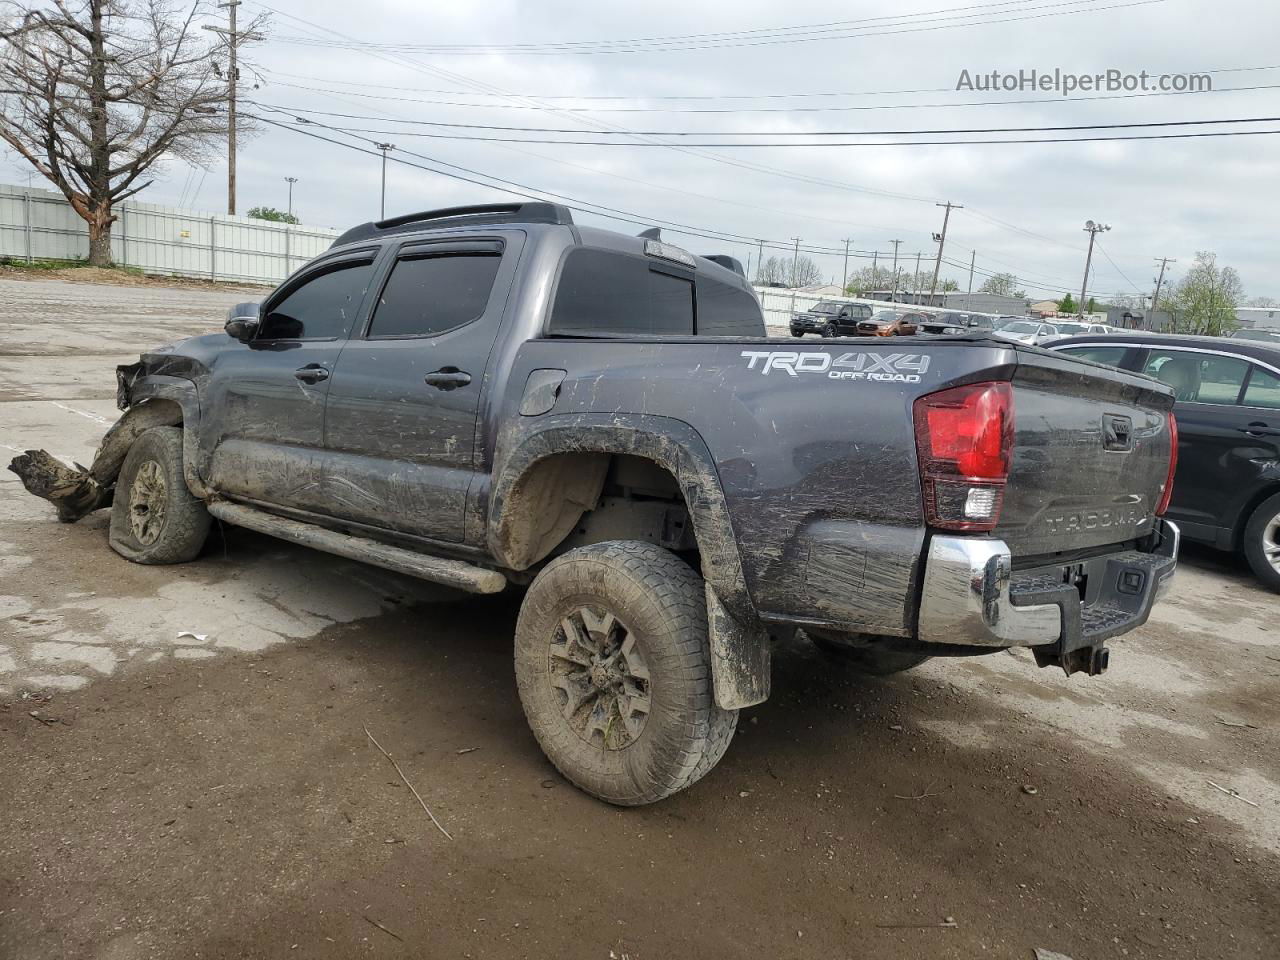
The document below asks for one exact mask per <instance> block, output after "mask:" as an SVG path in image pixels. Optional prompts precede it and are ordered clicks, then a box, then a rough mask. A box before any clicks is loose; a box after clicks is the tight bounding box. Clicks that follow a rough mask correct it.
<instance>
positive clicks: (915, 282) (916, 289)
mask: <svg viewBox="0 0 1280 960" xmlns="http://www.w3.org/2000/svg"><path fill="white" fill-rule="evenodd" d="M921 256H922V254H921V253H920V251H919V250H917V251H916V272H915V273H913V274H912V275H911V292H912V293H914V294H915V297H916V306H919V305H920V257H921Z"/></svg>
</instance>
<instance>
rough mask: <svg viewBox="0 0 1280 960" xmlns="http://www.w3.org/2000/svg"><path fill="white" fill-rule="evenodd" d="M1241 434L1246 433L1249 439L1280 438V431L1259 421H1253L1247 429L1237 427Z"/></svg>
mask: <svg viewBox="0 0 1280 960" xmlns="http://www.w3.org/2000/svg"><path fill="white" fill-rule="evenodd" d="M1236 429H1237V430H1239V431H1240V432H1241V433H1247V434H1248V435H1249V436H1251V437H1280V430H1276V429H1274V428H1272V427H1269V426H1268V425H1267V424H1265V423H1263V422H1262V421H1261V420H1254V421H1253V422H1252V423H1250V424H1249V425H1248V426H1247V427H1237V428H1236Z"/></svg>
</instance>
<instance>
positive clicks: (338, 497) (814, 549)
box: [11, 203, 1178, 805]
mask: <svg viewBox="0 0 1280 960" xmlns="http://www.w3.org/2000/svg"><path fill="white" fill-rule="evenodd" d="M797 347H798V345H795V344H789V343H779V342H778V341H776V340H770V339H768V338H767V337H766V336H765V326H764V321H763V318H762V316H761V311H760V305H759V303H758V302H757V301H756V299H755V297H754V295H753V294H752V291H751V288H750V286H748V284H747V282H746V280H745V278H744V277H743V275H742V268H741V266H740V265H739V264H738V263H737V262H736V261H734V260H732V259H731V258H729V257H720V256H717V257H699V256H694V255H693V254H691V253H689V252H688V251H685V250H682V249H681V248H679V247H676V246H674V245H672V244H669V243H665V242H663V241H662V240H661V239H660V238H659V237H655V236H652V235H651V234H650V235H648V236H642V237H629V236H624V235H622V234H619V233H614V232H612V231H608V230H600V229H595V228H591V227H587V226H580V225H577V224H575V223H574V222H573V216H572V214H571V213H570V211H569V210H567V209H566V208H564V207H560V206H556V205H553V204H545V203H529V204H511V205H505V204H504V205H496V206H482V207H468V208H460V209H453V210H444V211H435V212H429V213H419V214H412V215H409V216H405V217H398V218H394V219H390V220H384V221H382V222H379V223H367V224H363V225H361V226H358V227H355V228H353V229H351V230H349V231H347V232H346V233H344V234H343V235H342V236H341V237H339V238H338V239H337V241H335V243H334V245H333V247H332V248H331V249H330V250H328V251H327V252H326V253H324V254H322V255H321V256H319V257H317V258H316V259H315V260H313V261H311V262H310V263H308V264H306V265H305V266H303V267H302V268H301V269H299V270H298V271H297V272H295V273H294V274H293V275H292V276H290V277H289V279H287V280H286V281H285V282H284V283H283V284H281V286H280V287H279V288H278V289H277V290H275V291H274V292H272V293H271V294H269V295H268V296H267V298H266V299H265V300H264V301H263V302H262V303H261V304H249V305H245V306H242V307H241V308H239V309H237V310H235V311H233V312H232V315H231V317H230V318H229V319H228V321H227V324H226V329H225V332H224V333H216V334H209V335H206V336H200V337H193V338H191V339H188V340H184V341H182V342H181V343H176V344H172V345H169V346H166V347H162V348H159V349H157V350H155V351H153V352H149V353H147V354H144V355H143V356H142V358H141V359H140V360H139V361H138V362H137V363H132V364H126V365H124V366H121V367H119V368H117V377H118V385H119V389H118V404H119V406H120V408H121V409H122V410H123V411H124V412H123V415H122V416H121V418H120V419H119V421H117V422H116V424H115V425H114V426H113V427H111V429H110V430H109V431H108V433H107V435H106V437H105V438H104V439H103V441H102V445H101V446H100V448H99V450H98V453H97V455H96V456H95V458H94V460H93V463H92V464H91V465H90V467H89V468H88V469H87V470H86V469H84V468H74V467H71V466H68V465H66V464H63V463H61V462H60V461H58V460H57V459H55V458H54V457H53V456H51V455H50V454H48V453H47V452H44V451H29V452H28V453H25V454H23V455H21V456H19V457H17V458H15V459H14V462H13V463H12V465H11V469H12V470H13V471H14V472H15V473H17V474H18V475H19V477H21V479H22V481H23V483H24V484H25V485H26V487H27V489H28V490H30V491H31V492H32V493H35V494H37V495H39V496H43V497H45V498H46V499H48V500H51V501H53V502H54V503H55V504H56V505H57V507H58V510H59V516H60V518H61V519H63V520H66V521H74V520H75V519H77V518H78V517H81V516H84V515H86V514H87V513H89V512H90V511H92V510H95V509H97V508H99V507H106V506H110V507H111V519H110V528H109V538H108V542H109V543H110V545H111V547H112V548H113V549H114V550H115V551H116V552H117V553H119V554H121V555H122V556H124V557H126V558H127V559H129V560H132V561H134V562H137V563H151V564H165V563H181V562H184V561H191V560H195V559H196V558H197V557H198V556H199V555H200V552H201V550H202V549H203V547H204V543H205V538H206V535H207V534H208V532H209V528H210V524H211V522H212V521H213V520H214V519H217V520H219V521H220V522H222V523H227V524H236V525H239V526H243V527H247V528H250V529H252V530H257V531H260V532H262V533H266V534H269V535H272V536H277V537H282V538H285V539H288V540H290V541H291V542H294V543H298V544H303V545H307V546H311V547H314V548H316V549H320V550H327V551H329V552H331V553H335V554H338V555H340V556H344V557H349V558H353V559H357V560H361V561H364V562H366V563H370V564H373V565H376V566H381V567H386V568H389V569H392V570H398V571H400V572H402V573H406V574H410V575H413V576H417V577H421V578H424V579H427V580H432V581H436V582H439V583H444V584H448V585H450V586H453V587H456V588H458V589H462V590H468V591H471V592H473V593H478V594H494V593H498V592H500V591H502V590H505V589H506V588H507V587H508V585H509V584H518V585H520V586H521V587H524V588H525V589H524V592H523V594H522V598H521V604H520V614H519V619H518V621H517V623H516V627H515V636H514V638H513V640H514V642H513V655H514V656H513V659H514V676H515V686H516V689H517V691H518V693H519V697H520V702H521V704H522V705H523V707H524V712H525V716H526V718H527V719H528V722H529V725H530V728H531V729H532V730H533V733H534V736H535V737H536V738H537V741H538V743H539V744H540V745H541V747H542V749H543V750H544V751H545V752H546V755H547V756H548V757H549V758H550V759H551V762H552V763H554V764H555V765H556V767H557V768H559V769H560V771H561V772H562V773H563V774H564V775H565V776H566V777H567V778H568V779H569V780H571V781H572V782H573V783H575V784H577V785H579V786H580V787H582V788H583V789H584V790H586V791H588V792H590V793H592V794H594V795H595V796H597V797H601V798H603V799H605V800H607V801H609V802H611V803H616V804H627V805H631V804H642V803H649V802H652V801H655V800H659V799H661V798H662V797H666V796H669V795H670V794H672V793H675V792H676V791H678V790H682V789H684V788H685V787H688V786H689V785H690V784H692V783H694V782H696V781H697V780H698V779H700V778H701V777H702V776H703V775H705V774H706V773H707V772H708V771H710V770H711V769H712V767H714V766H715V764H716V763H717V761H719V759H720V757H721V756H722V755H723V754H724V752H725V750H726V749H727V748H728V746H729V741H730V740H731V739H732V737H733V734H734V729H735V727H736V725H737V722H738V711H739V709H740V708H742V707H747V706H750V705H752V704H756V703H760V702H761V701H763V700H764V699H766V698H767V697H768V696H769V691H770V687H771V683H772V680H771V677H772V670H771V660H770V657H771V650H772V645H771V642H770V635H771V634H773V635H790V636H794V635H796V634H798V633H799V632H800V631H803V633H804V634H805V635H807V636H809V637H811V638H814V639H815V640H817V641H820V642H821V643H822V644H823V646H824V647H825V648H827V649H830V650H832V651H833V652H834V653H835V655H838V656H839V657H840V658H841V659H842V660H843V661H844V662H845V663H847V664H848V665H849V667H850V668H852V669H861V670H865V671H869V672H874V673H891V672H894V671H899V670H905V669H909V668H910V667H913V666H915V665H916V664H919V663H922V662H923V661H924V660H926V659H928V658H930V657H933V656H941V657H946V656H969V655H973V654H976V653H995V652H998V651H1000V650H1004V649H1008V648H1009V647H1028V648H1030V649H1031V651H1032V653H1033V655H1034V657H1035V660H1036V662H1037V663H1038V664H1040V665H1041V666H1056V667H1059V668H1060V669H1062V670H1064V671H1065V672H1066V673H1068V674H1073V673H1083V674H1087V675H1096V674H1099V673H1101V672H1103V670H1105V669H1106V668H1107V664H1108V656H1109V652H1108V650H1107V647H1106V642H1107V640H1108V639H1109V638H1111V637H1114V636H1116V635H1118V634H1122V633H1125V632H1126V631H1128V630H1131V629H1133V628H1134V627H1136V626H1138V625H1140V624H1142V623H1144V622H1145V621H1146V619H1147V617H1148V616H1149V614H1150V612H1151V609H1152V606H1153V604H1154V603H1155V602H1156V600H1157V599H1158V597H1159V596H1160V595H1161V593H1163V592H1164V590H1165V589H1166V588H1167V587H1168V585H1169V583H1170V579H1171V577H1172V576H1173V572H1174V567H1175V565H1176V560H1175V557H1176V553H1177V545H1178V531H1177V528H1176V526H1175V525H1174V524H1171V523H1168V522H1166V521H1165V520H1164V519H1162V514H1163V513H1164V505H1165V501H1166V499H1167V497H1168V493H1169V484H1170V481H1171V473H1170V455H1171V452H1172V449H1173V447H1172V422H1171V420H1170V417H1169V410H1170V408H1171V407H1172V406H1173V395H1172V393H1171V392H1170V390H1169V388H1168V387H1166V386H1164V385H1162V384H1160V383H1157V382H1156V381H1154V380H1152V379H1151V378H1149V377H1143V376H1139V375H1136V374H1133V373H1126V372H1124V371H1121V370H1115V369H1112V368H1109V367H1102V366H1098V365H1097V364H1088V363H1080V362H1077V361H1074V360H1071V359H1069V358H1066V357H1055V356H1052V355H1048V354H1046V353H1045V352H1044V351H1041V350H1031V349H1027V348H1024V347H1021V346H1019V345H1016V344H1012V343H1000V342H996V341H992V340H989V339H979V338H973V339H966V338H956V339H952V340H933V341H928V340H917V341H913V342H912V343H910V344H909V345H907V346H904V347H896V346H895V345H892V344H884V343H883V342H879V343H877V342H874V341H868V340H862V341H843V342H841V343H830V344H815V345H813V346H812V347H811V348H810V349H798V348H797ZM780 348H789V349H780ZM1104 425H1109V427H1110V428H1113V429H1112V431H1111V432H1110V433H1104V430H1103V429H1102V428H1103V426H1104ZM1122 427H1123V429H1122ZM1081 477H1087V478H1088V480H1089V482H1088V483H1087V484H1085V485H1082V484H1081V483H1080V478H1081ZM833 490H835V491H839V495H838V496H833V495H832V491H833ZM1100 516H1105V517H1106V518H1107V520H1106V522H1105V523H1099V522H1097V518H1098V517H1100ZM221 560H222V558H221V557H220V562H221ZM109 575H110V572H109V571H104V576H109ZM477 616H483V614H482V613H481V612H480V611H477ZM424 629H425V625H424ZM459 682H461V681H459Z"/></svg>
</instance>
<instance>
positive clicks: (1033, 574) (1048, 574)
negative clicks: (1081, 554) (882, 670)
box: [917, 520, 1179, 657]
mask: <svg viewBox="0 0 1280 960" xmlns="http://www.w3.org/2000/svg"><path fill="white" fill-rule="evenodd" d="M1151 539H1152V542H1154V543H1155V546H1154V549H1152V550H1151V551H1150V552H1142V551H1137V550H1127V551H1122V552H1118V553H1116V554H1112V555H1109V556H1104V557H1097V558H1093V559H1091V560H1089V561H1087V562H1086V563H1084V564H1076V565H1072V564H1065V565H1062V566H1057V567H1048V568H1041V569H1038V570H1033V571H1025V572H1024V571H1019V572H1018V573H1017V574H1015V573H1014V572H1013V563H1012V555H1011V553H1010V551H1009V547H1008V546H1007V545H1006V544H1005V542H1004V541H1003V540H996V539H987V538H982V537H942V536H935V537H934V538H933V539H932V541H931V542H930V545H929V556H928V559H927V561H926V565H925V573H924V586H923V595H922V598H921V603H920V621H919V629H918V633H917V636H918V638H919V639H920V640H921V641H923V642H925V643H946V644H959V645H968V646H979V647H1035V646H1041V645H1048V644H1055V645H1056V646H1057V650H1058V653H1059V654H1060V655H1061V656H1063V657H1065V656H1066V655H1067V654H1069V653H1070V652H1071V651H1073V650H1077V649H1080V648H1083V647H1098V646H1101V644H1102V643H1103V642H1104V641H1105V640H1106V639H1107V638H1108V637H1113V636H1116V635H1118V634H1121V633H1125V632H1127V631H1129V630H1132V629H1133V628H1134V627H1137V626H1140V625H1141V624H1143V623H1145V622H1146V620H1147V617H1148V616H1150V614H1151V608H1152V607H1153V606H1154V605H1155V602H1156V601H1157V600H1158V599H1159V598H1160V597H1161V596H1163V595H1164V594H1165V592H1166V591H1167V590H1168V589H1169V585H1170V584H1171V583H1172V581H1173V574H1174V571H1175V569H1176V567H1177V557H1178V541H1179V532H1178V527H1177V525H1176V524H1173V523H1171V522H1170V521H1168V520H1157V521H1156V531H1155V533H1153V534H1152V537H1151ZM1073 566H1075V567H1079V568H1081V569H1082V570H1083V571H1085V572H1086V574H1087V579H1088V580H1090V581H1094V580H1096V581H1097V582H1096V583H1091V584H1090V586H1089V589H1088V590H1087V594H1086V595H1087V596H1088V601H1087V602H1086V600H1084V599H1082V598H1081V592H1080V589H1079V588H1078V587H1077V586H1076V585H1075V584H1074V583H1071V582H1066V579H1067V578H1066V577H1064V575H1063V574H1064V573H1065V572H1067V571H1068V569H1069V568H1071V567H1073Z"/></svg>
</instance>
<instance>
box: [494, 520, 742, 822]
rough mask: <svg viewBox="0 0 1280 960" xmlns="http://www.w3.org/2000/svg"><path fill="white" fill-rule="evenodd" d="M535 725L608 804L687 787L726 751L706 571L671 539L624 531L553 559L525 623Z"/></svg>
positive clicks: (520, 659) (522, 681)
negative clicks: (656, 541) (666, 544)
mask: <svg viewBox="0 0 1280 960" xmlns="http://www.w3.org/2000/svg"><path fill="white" fill-rule="evenodd" d="M515 667H516V683H517V686H518V687H519V691H520V702H521V703H522V704H523V706H524V712H525V716H526V717H527V718H528V721H529V726H530V727H531V728H532V729H533V734H534V736H535V737H536V738H537V740H538V744H539V745H540V746H541V747H542V750H543V752H544V753H545V754H546V755H547V757H548V758H549V759H550V760H551V762H552V763H553V764H555V766H556V769H557V770H559V771H560V772H561V773H562V774H564V776H565V778H566V779H568V780H569V781H571V782H572V783H574V784H575V785H576V786H578V787H580V788H581V789H582V790H584V791H586V792H587V793H589V794H591V795H593V796H596V797H599V798H600V799H601V800H604V801H606V802H607V803H614V804H618V805H620V806H638V805H640V804H645V803H653V802H654V801H656V800H661V799H662V798H664V797H668V796H670V795H671V794H673V793H675V792H677V791H679V790H683V789H684V788H685V787H688V786H690V785H691V784H693V783H695V782H696V781H697V780H699V779H700V778H701V777H703V776H704V775H705V774H706V773H707V772H708V771H710V770H711V768H712V767H714V766H715V765H716V763H717V762H719V760H720V758H721V757H722V756H724V752H725V750H727V749H728V747H729V741H730V740H732V739H733V733H734V730H735V728H736V727H737V724H738V712H737V711H736V710H722V709H720V708H719V707H718V706H716V703H715V698H714V696H713V694H712V683H711V651H710V647H709V644H708V639H707V608H706V594H705V592H704V587H703V581H702V578H701V577H700V576H698V575H697V574H696V573H695V572H694V571H693V570H691V569H690V568H689V567H688V565H687V564H685V563H684V562H683V561H681V560H680V559H679V558H678V557H676V556H675V555H674V554H672V553H670V552H668V551H666V550H663V549H662V548H661V547H656V546H653V545H652V544H648V543H640V542H636V541H629V540H618V541H612V542H609V543H598V544H593V545H592V546H588V547H581V548H579V549H577V550H573V551H571V552H569V553H566V554H564V555H563V556H561V557H557V558H556V559H555V560H553V561H551V563H549V564H548V565H547V566H546V567H545V568H544V569H543V570H542V572H541V573H539V574H538V576H537V578H536V579H535V580H534V581H533V584H532V586H530V588H529V591H528V593H527V594H526V595H525V598H524V603H523V605H522V606H521V608H520V617H519V620H518V622H517V624H516V643H515Z"/></svg>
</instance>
